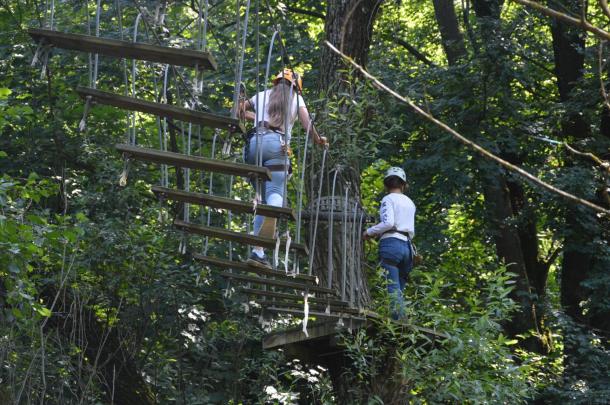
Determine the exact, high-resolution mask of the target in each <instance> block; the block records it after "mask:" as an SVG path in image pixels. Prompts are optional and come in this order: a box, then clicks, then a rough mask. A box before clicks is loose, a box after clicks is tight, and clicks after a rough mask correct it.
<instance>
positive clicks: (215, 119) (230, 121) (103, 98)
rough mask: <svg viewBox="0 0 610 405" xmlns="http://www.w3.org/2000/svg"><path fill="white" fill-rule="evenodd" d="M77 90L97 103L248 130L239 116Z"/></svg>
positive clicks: (86, 88) (196, 122)
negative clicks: (232, 116)
mask: <svg viewBox="0 0 610 405" xmlns="http://www.w3.org/2000/svg"><path fill="white" fill-rule="evenodd" d="M76 92H77V93H78V94H79V96H81V97H82V98H87V97H91V100H92V101H94V102H96V103H99V104H104V105H111V106H113V107H118V108H122V109H124V110H130V111H139V112H143V113H147V114H153V115H157V116H159V117H167V118H173V119H176V120H178V121H184V122H191V123H193V124H198V125H203V126H207V127H212V128H220V129H227V130H231V131H236V132H240V133H244V132H245V131H246V128H245V127H244V125H243V124H242V123H241V122H240V121H239V120H238V119H237V118H231V117H229V116H224V115H218V114H211V113H207V112H203V111H196V110H190V109H188V108H182V107H176V106H175V105H169V104H163V103H155V102H153V101H147V100H142V99H139V98H135V97H128V96H123V95H121V94H116V93H109V92H107V91H101V90H97V89H92V88H89V87H77V88H76Z"/></svg>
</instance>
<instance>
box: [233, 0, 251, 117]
mask: <svg viewBox="0 0 610 405" xmlns="http://www.w3.org/2000/svg"><path fill="white" fill-rule="evenodd" d="M249 18H250V0H248V2H247V3H246V15H245V17H244V33H243V36H242V38H241V48H240V52H239V53H238V55H239V57H238V61H237V66H236V68H237V70H236V72H235V88H234V94H233V111H231V116H232V117H233V118H235V117H237V113H238V109H239V93H240V88H241V79H242V75H243V70H244V55H245V53H246V37H247V36H248V21H249ZM237 19H238V21H239V8H238V13H237ZM237 33H238V38H239V25H238V26H237Z"/></svg>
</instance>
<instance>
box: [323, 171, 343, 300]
mask: <svg viewBox="0 0 610 405" xmlns="http://www.w3.org/2000/svg"><path fill="white" fill-rule="evenodd" d="M340 171H341V168H340V167H336V168H335V174H334V175H333V185H332V192H331V197H330V215H329V217H328V251H327V263H326V264H327V273H326V274H327V278H328V279H327V280H326V284H327V288H332V285H333V271H334V263H333V228H334V225H335V221H334V211H335V187H336V185H337V175H338V174H339V172H340Z"/></svg>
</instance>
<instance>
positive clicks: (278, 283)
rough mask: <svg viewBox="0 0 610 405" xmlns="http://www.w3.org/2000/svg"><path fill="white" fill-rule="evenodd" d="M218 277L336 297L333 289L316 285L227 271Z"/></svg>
mask: <svg viewBox="0 0 610 405" xmlns="http://www.w3.org/2000/svg"><path fill="white" fill-rule="evenodd" d="M220 275H221V276H222V277H225V278H231V279H233V280H237V281H241V282H244V283H254V284H264V285H272V286H275V287H282V288H292V289H294V290H303V291H311V292H317V293H321V294H330V295H336V291H335V290H333V289H330V288H326V287H319V286H317V285H310V284H304V283H296V282H294V281H285V280H274V279H270V278H264V277H254V276H244V275H241V274H236V273H229V272H227V271H223V272H222V273H220Z"/></svg>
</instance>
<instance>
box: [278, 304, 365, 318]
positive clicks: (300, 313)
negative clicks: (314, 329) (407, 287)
mask: <svg viewBox="0 0 610 405" xmlns="http://www.w3.org/2000/svg"><path fill="white" fill-rule="evenodd" d="M266 309H267V311H269V312H274V313H278V314H286V315H293V316H299V317H304V316H305V312H304V311H303V310H299V309H291V308H279V307H268V308H266ZM309 317H315V318H322V319H339V318H343V319H346V320H347V319H354V320H357V321H365V320H366V318H364V317H361V316H354V315H350V314H345V313H343V314H342V313H337V312H331V313H326V312H319V311H309Z"/></svg>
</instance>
